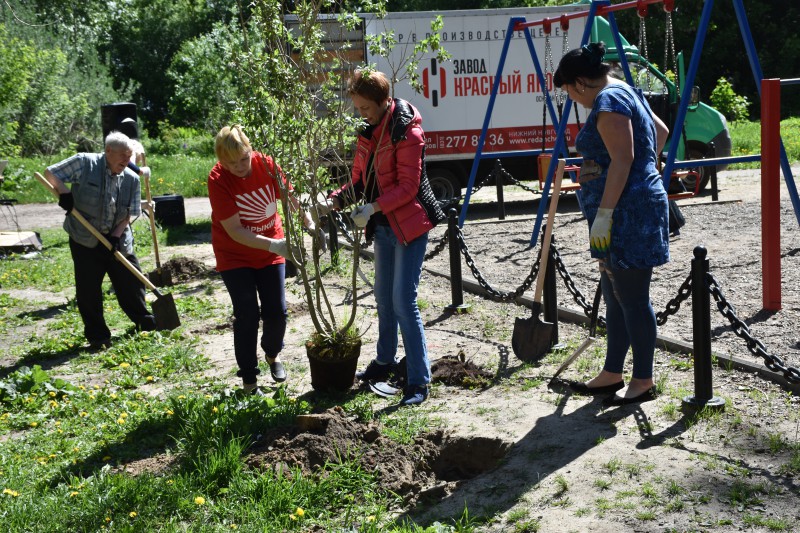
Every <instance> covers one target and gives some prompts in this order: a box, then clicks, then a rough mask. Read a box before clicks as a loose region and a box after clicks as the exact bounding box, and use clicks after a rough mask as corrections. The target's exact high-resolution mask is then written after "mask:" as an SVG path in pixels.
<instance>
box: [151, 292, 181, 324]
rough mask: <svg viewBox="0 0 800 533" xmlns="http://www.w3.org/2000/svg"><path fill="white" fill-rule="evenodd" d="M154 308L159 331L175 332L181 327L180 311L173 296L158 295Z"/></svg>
mask: <svg viewBox="0 0 800 533" xmlns="http://www.w3.org/2000/svg"><path fill="white" fill-rule="evenodd" d="M152 308H153V317H154V318H155V319H156V329H157V330H159V331H164V330H173V329H175V328H177V327H179V326H180V325H181V319H180V318H179V317H178V309H177V308H176V307H175V299H174V298H173V297H172V295H171V294H161V293H159V294H157V298H156V301H154V302H153V304H152Z"/></svg>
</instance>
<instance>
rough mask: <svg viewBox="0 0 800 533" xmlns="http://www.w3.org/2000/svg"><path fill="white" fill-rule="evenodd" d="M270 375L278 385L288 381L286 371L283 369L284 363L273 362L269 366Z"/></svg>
mask: <svg viewBox="0 0 800 533" xmlns="http://www.w3.org/2000/svg"><path fill="white" fill-rule="evenodd" d="M269 373H270V374H272V379H274V380H275V381H276V382H277V383H282V382H284V381H286V369H285V368H283V363H281V362H280V361H273V362H271V363H270V364H269Z"/></svg>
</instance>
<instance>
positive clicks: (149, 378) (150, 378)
mask: <svg viewBox="0 0 800 533" xmlns="http://www.w3.org/2000/svg"><path fill="white" fill-rule="evenodd" d="M155 379H156V378H154V377H153V376H147V381H155Z"/></svg>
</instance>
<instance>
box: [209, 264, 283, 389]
mask: <svg viewBox="0 0 800 533" xmlns="http://www.w3.org/2000/svg"><path fill="white" fill-rule="evenodd" d="M220 274H221V275H222V281H223V282H225V287H226V288H227V289H228V294H230V297H231V303H232V304H233V352H234V354H235V355H236V364H237V365H238V366H239V372H237V374H236V375H237V376H239V377H241V378H242V381H243V382H244V383H255V382H256V376H257V375H258V374H259V370H258V353H257V351H258V326H259V323H260V322H261V321H263V322H264V330H263V332H262V334H261V348H262V349H263V350H264V353H265V354H266V355H267V356H268V357H275V356H277V355H278V354H279V353H280V351H281V349H283V338H284V335H285V334H286V294H285V292H284V280H285V265H284V264H283V263H281V264H279V265H269V266H266V267H264V268H259V269H256V268H234V269H232V270H225V271H223V272H220ZM259 301H260V303H261V305H260V306H259Z"/></svg>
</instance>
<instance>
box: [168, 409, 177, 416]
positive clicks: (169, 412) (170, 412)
mask: <svg viewBox="0 0 800 533" xmlns="http://www.w3.org/2000/svg"><path fill="white" fill-rule="evenodd" d="M167 414H168V415H170V416H172V415H174V414H175V412H174V411H173V410H172V409H167Z"/></svg>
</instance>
